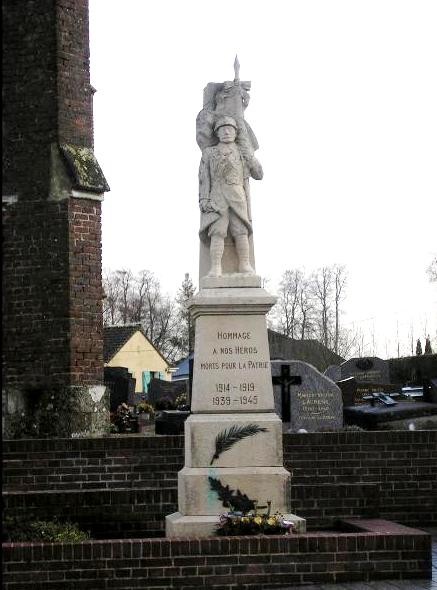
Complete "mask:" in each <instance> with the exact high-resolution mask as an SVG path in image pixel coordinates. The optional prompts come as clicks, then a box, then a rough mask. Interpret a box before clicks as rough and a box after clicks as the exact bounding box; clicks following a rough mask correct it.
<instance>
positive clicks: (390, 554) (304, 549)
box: [3, 521, 431, 590]
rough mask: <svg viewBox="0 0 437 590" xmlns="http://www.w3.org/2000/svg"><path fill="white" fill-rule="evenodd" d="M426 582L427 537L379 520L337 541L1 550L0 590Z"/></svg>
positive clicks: (157, 542)
mask: <svg viewBox="0 0 437 590" xmlns="http://www.w3.org/2000/svg"><path fill="white" fill-rule="evenodd" d="M430 577H431V543H430V536H429V535H427V534H425V533H423V532H421V531H415V530H412V529H407V528H405V527H399V526H394V525H390V524H389V523H385V522H384V521H381V522H374V523H372V522H369V523H367V531H366V532H349V533H340V534H337V535H334V534H332V533H331V534H320V533H319V534H315V533H313V534H304V535H299V536H294V535H291V536H281V537H279V536H272V537H224V538H217V537H214V538H206V539H191V540H187V539H185V540H183V539H142V540H132V539H129V540H124V541H88V542H83V543H78V544H76V545H73V544H63V543H60V544H14V545H3V584H4V586H3V587H4V590H18V588H19V589H20V590H26V589H29V590H42V589H44V590H49V589H50V588H53V590H55V589H57V588H60V587H62V588H63V589H64V590H69V589H70V590H85V589H91V588H92V589H93V590H98V589H100V588H101V589H106V588H112V589H113V590H118V589H120V590H129V589H131V588H132V589H133V588H140V587H141V588H154V589H157V588H161V589H163V590H174V589H175V588H182V587H183V588H184V590H194V589H199V588H205V589H206V588H216V589H217V590H219V589H221V590H231V589H232V590H233V589H235V588H241V589H242V588H244V589H245V590H252V589H253V590H255V589H261V588H284V587H288V586H290V585H291V584H293V585H309V584H316V583H335V582H350V581H370V580H381V579H397V580H408V579H414V578H430Z"/></svg>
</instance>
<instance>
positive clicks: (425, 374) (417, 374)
mask: <svg viewBox="0 0 437 590" xmlns="http://www.w3.org/2000/svg"><path fill="white" fill-rule="evenodd" d="M388 365H389V371H390V380H391V382H392V383H405V384H407V383H408V384H409V385H423V382H424V381H428V380H429V379H436V378H437V354H424V355H421V356H407V357H403V358H394V359H389V361H388Z"/></svg>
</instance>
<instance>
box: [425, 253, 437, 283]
mask: <svg viewBox="0 0 437 590" xmlns="http://www.w3.org/2000/svg"><path fill="white" fill-rule="evenodd" d="M426 272H427V273H428V277H429V280H430V281H431V282H432V283H434V282H436V281H437V256H434V258H433V259H432V260H431V263H430V265H429V266H428V268H427V269H426Z"/></svg>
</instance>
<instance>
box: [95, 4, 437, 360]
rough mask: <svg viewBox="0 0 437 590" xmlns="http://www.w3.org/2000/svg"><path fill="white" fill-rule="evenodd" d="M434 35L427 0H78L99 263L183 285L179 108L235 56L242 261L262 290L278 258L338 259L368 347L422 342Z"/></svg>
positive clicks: (190, 112)
mask: <svg viewBox="0 0 437 590" xmlns="http://www.w3.org/2000/svg"><path fill="white" fill-rule="evenodd" d="M436 30H437V2H435V1H434V0H432V1H431V0H429V1H426V0H408V1H406V0H365V1H364V0H335V1H331V0H299V1H293V0H283V1H282V0H271V1H269V2H266V1H263V2H260V1H257V0H250V1H249V0H247V1H246V0H222V1H221V2H220V3H217V2H212V1H210V0H197V1H194V0H184V1H183V2H181V1H177V0H159V1H146V0H125V1H124V2H123V3H120V2H119V1H116V0H90V36H91V82H92V84H93V86H95V88H96V89H97V93H96V94H95V96H94V124H95V152H96V155H97V158H98V160H99V162H100V164H101V166H102V168H103V171H104V173H105V175H106V177H107V180H108V182H109V185H110V186H111V191H110V192H109V193H107V194H106V196H105V201H104V203H103V265H104V267H106V268H112V269H117V268H121V267H128V268H132V269H133V270H134V271H138V270H141V269H148V270H151V271H153V272H154V273H155V274H156V276H157V277H158V279H159V280H160V282H161V285H162V287H163V289H164V291H166V292H169V293H172V294H173V293H175V292H176V290H177V289H178V288H179V286H180V284H181V282H182V280H183V278H184V273H185V272H189V273H190V275H191V276H192V278H193V280H194V282H195V283H196V284H197V279H198V276H197V275H198V233H197V232H198V223H199V211H198V185H197V173H198V165H199V160H200V155H201V154H200V150H199V148H198V146H197V144H196V141H195V118H196V115H197V113H198V112H199V110H200V109H201V108H202V94H203V88H204V87H205V85H206V84H207V83H208V82H210V81H215V82H222V81H223V80H230V79H232V78H233V60H234V56H235V53H238V56H239V60H240V64H241V70H240V77H241V79H243V80H251V81H252V91H251V102H250V105H249V107H248V108H247V110H246V118H247V120H248V121H249V123H250V124H251V126H252V127H253V129H254V131H255V133H256V135H257V138H258V141H259V144H260V149H259V151H258V152H257V157H258V159H259V160H260V162H261V163H262V165H263V168H264V179H263V180H262V181H261V182H256V181H252V185H251V186H252V188H251V191H252V213H253V220H254V242H255V256H256V269H257V272H258V274H260V275H261V276H263V277H266V278H268V279H270V282H269V290H270V291H271V292H273V293H274V292H275V290H276V288H277V284H278V282H279V280H280V277H281V275H282V273H283V272H284V271H285V270H286V269H289V268H295V267H305V268H306V269H307V270H310V269H315V268H317V267H319V266H322V265H325V264H333V263H339V264H345V265H346V266H347V268H348V272H349V284H348V289H347V298H346V301H345V304H344V308H345V313H344V316H343V318H342V319H343V322H344V324H345V325H346V326H349V327H350V326H352V325H354V326H359V327H361V328H362V330H363V331H364V332H365V333H366V337H367V340H368V343H369V347H368V354H371V353H372V352H375V353H377V354H379V355H380V356H382V357H386V356H391V355H393V356H394V355H396V354H397V340H398V339H399V342H400V352H401V354H407V353H408V352H409V346H410V345H409V343H410V329H411V326H413V328H414V329H413V337H414V340H416V339H417V338H418V337H421V338H422V344H423V343H424V342H423V339H424V335H425V334H427V333H429V334H430V335H431V338H432V339H433V341H434V343H435V348H437V346H436V345H437V283H434V284H430V283H429V282H428V278H427V276H426V267H427V266H428V264H429V263H430V262H431V259H432V258H433V256H435V255H436V253H437V229H436V228H437V106H436V105H437V77H436V58H437V35H436V34H435V31H436ZM372 333H373V334H374V335H375V341H376V348H375V347H373V345H372V344H371V340H372V337H371V334H372ZM397 334H398V335H399V336H397Z"/></svg>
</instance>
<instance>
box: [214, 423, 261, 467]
mask: <svg viewBox="0 0 437 590" xmlns="http://www.w3.org/2000/svg"><path fill="white" fill-rule="evenodd" d="M258 432H267V428H262V427H261V426H258V424H247V425H246V426H238V425H235V426H231V428H229V429H226V430H223V431H222V432H220V433H219V434H218V435H217V436H216V439H215V453H214V456H213V458H212V459H211V463H210V465H212V464H213V463H214V461H215V460H216V459H218V458H219V456H220V455H221V454H222V453H224V452H225V451H228V450H229V449H230V448H231V447H232V446H233V445H234V444H235V443H237V442H238V441H239V440H242V439H243V438H247V437H248V436H255V434H258Z"/></svg>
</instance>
